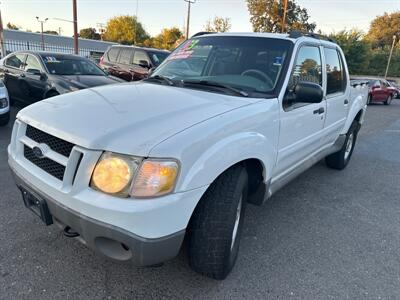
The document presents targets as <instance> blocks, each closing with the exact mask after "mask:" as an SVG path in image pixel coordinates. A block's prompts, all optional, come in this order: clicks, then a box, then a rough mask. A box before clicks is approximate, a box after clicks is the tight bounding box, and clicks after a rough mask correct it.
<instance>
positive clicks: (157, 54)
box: [99, 46, 170, 81]
mask: <svg viewBox="0 0 400 300" xmlns="http://www.w3.org/2000/svg"><path fill="white" fill-rule="evenodd" d="M169 54H170V52H169V51H166V50H158V49H152V48H140V47H132V46H111V47H110V48H108V49H107V51H106V53H104V55H103V57H102V58H101V59H100V64H99V65H100V67H102V68H103V69H104V70H106V71H107V72H108V73H109V74H111V75H114V76H116V77H119V78H122V79H124V80H126V81H137V80H141V79H144V78H147V76H148V75H149V70H150V69H152V68H156V67H158V66H159V65H160V64H161V63H162V62H163V61H164V60H165V59H166V58H167V57H168V56H169Z"/></svg>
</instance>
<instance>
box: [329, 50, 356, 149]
mask: <svg viewBox="0 0 400 300" xmlns="http://www.w3.org/2000/svg"><path fill="white" fill-rule="evenodd" d="M323 49H324V57H325V70H326V77H327V80H326V88H325V91H326V95H325V98H326V103H327V112H326V119H325V129H324V140H323V143H324V144H330V143H333V142H334V141H335V140H336V139H337V138H338V137H339V135H340V133H341V131H342V129H343V127H344V125H345V123H346V118H347V114H348V111H349V102H350V89H348V88H347V85H348V75H347V70H346V67H345V63H344V59H343V57H342V54H341V53H340V52H339V51H338V49H337V48H328V47H324V48H323Z"/></svg>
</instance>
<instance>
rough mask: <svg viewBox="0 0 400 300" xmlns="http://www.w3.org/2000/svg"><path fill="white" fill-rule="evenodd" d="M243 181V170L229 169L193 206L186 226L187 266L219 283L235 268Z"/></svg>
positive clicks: (243, 200) (243, 205)
mask: <svg viewBox="0 0 400 300" xmlns="http://www.w3.org/2000/svg"><path fill="white" fill-rule="evenodd" d="M247 181H248V178H247V172H246V170H245V169H244V167H242V166H240V165H236V166H233V167H231V168H230V169H228V170H227V171H225V172H224V173H223V174H222V175H220V176H219V177H218V178H217V179H216V180H215V181H214V182H213V183H212V184H211V185H210V187H209V188H208V190H207V191H206V193H205V194H204V196H203V197H202V199H201V200H200V202H199V204H198V205H197V207H196V209H195V211H194V213H193V216H192V218H191V221H190V224H189V227H188V254H189V264H190V267H191V268H192V269H193V270H194V271H196V272H198V273H200V274H202V275H205V276H208V277H211V278H214V279H218V280H222V279H225V278H226V277H227V276H228V274H229V272H230V271H231V270H232V268H233V266H234V265H235V262H236V258H237V255H238V252H239V244H240V236H241V232H242V227H243V220H244V213H245V208H246V201H247V186H248V182H247ZM237 216H239V218H238V222H236V220H237ZM235 224H237V226H235ZM235 227H236V231H235V230H234V229H235ZM234 232H236V234H235V235H234Z"/></svg>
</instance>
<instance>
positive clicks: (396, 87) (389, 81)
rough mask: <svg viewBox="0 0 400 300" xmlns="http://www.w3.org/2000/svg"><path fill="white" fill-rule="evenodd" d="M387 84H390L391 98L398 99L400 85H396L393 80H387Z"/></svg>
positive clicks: (399, 96) (399, 97)
mask: <svg viewBox="0 0 400 300" xmlns="http://www.w3.org/2000/svg"><path fill="white" fill-rule="evenodd" d="M388 83H389V84H390V87H391V88H392V89H393V91H394V94H393V98H398V99H400V85H399V84H397V82H396V81H394V80H388Z"/></svg>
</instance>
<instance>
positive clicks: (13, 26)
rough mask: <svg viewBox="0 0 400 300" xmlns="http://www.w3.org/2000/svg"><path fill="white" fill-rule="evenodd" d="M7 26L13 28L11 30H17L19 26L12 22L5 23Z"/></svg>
mask: <svg viewBox="0 0 400 300" xmlns="http://www.w3.org/2000/svg"><path fill="white" fill-rule="evenodd" d="M7 28H8V29H13V30H19V27H18V26H17V25H15V24H12V23H10V22H8V23H7Z"/></svg>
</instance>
